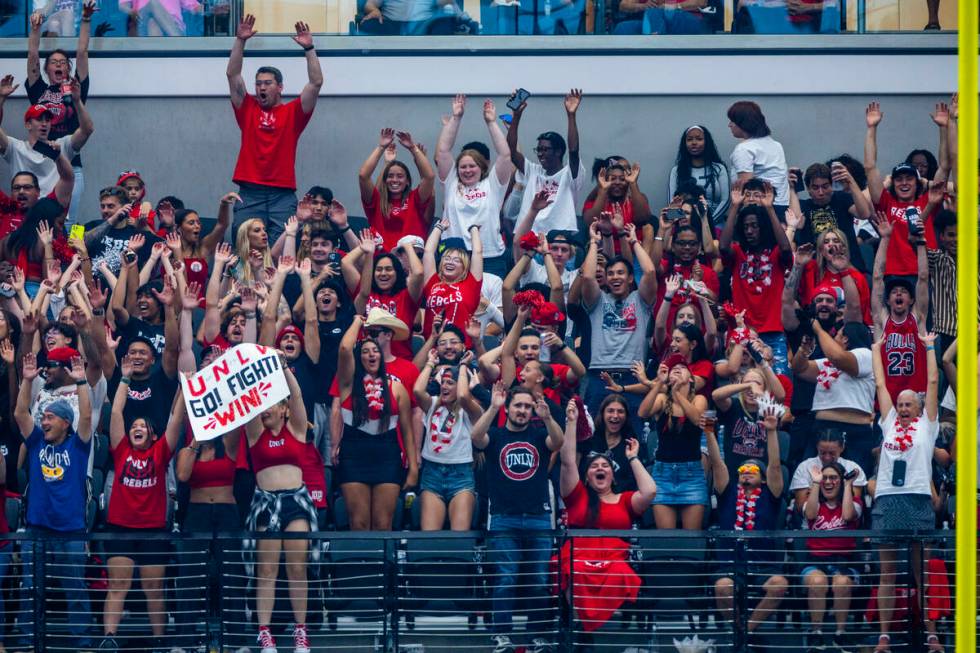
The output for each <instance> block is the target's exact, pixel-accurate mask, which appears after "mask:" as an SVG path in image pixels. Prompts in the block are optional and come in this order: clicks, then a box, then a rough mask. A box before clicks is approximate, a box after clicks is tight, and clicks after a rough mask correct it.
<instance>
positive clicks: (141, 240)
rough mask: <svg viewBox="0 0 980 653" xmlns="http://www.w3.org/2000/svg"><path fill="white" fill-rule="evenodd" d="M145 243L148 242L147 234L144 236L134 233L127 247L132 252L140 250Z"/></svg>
mask: <svg viewBox="0 0 980 653" xmlns="http://www.w3.org/2000/svg"><path fill="white" fill-rule="evenodd" d="M145 243H146V236H144V235H143V234H133V235H132V236H130V238H129V243H127V244H126V249H128V250H130V251H132V252H138V251H139V250H140V248H141V247H143V245H144V244H145Z"/></svg>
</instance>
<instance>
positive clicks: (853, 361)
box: [811, 320, 860, 377]
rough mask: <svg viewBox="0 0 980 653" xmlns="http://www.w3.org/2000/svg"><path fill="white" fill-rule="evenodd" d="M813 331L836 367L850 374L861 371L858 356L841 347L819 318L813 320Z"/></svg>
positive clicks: (822, 348)
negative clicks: (821, 324)
mask: <svg viewBox="0 0 980 653" xmlns="http://www.w3.org/2000/svg"><path fill="white" fill-rule="evenodd" d="M811 324H812V325H813V333H814V334H815V335H816V336H817V342H819V343H820V349H821V350H822V351H823V354H824V356H826V357H827V360H829V361H830V362H831V363H833V365H834V367H836V368H837V369H839V370H840V371H841V372H844V373H845V374H848V375H850V376H855V377H856V376H857V375H858V373H859V371H860V370H859V369H858V361H857V357H856V356H855V355H854V354H852V353H851V352H849V351H848V350H846V349H844V348H843V347H841V345H840V343H838V342H837V341H836V340H835V339H834V337H833V336H832V335H830V334H829V333H827V332H826V331H824V330H823V327H822V326H820V322H819V321H818V320H812V321H811Z"/></svg>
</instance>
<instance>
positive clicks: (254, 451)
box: [249, 424, 306, 474]
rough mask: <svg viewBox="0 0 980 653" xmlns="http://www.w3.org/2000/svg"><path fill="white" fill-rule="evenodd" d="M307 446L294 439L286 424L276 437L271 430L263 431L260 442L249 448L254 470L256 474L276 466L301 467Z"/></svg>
mask: <svg viewBox="0 0 980 653" xmlns="http://www.w3.org/2000/svg"><path fill="white" fill-rule="evenodd" d="M305 448H306V445H305V444H303V443H302V442H300V441H299V440H297V439H296V438H295V437H293V433H292V431H290V430H289V425H288V424H284V425H283V427H282V429H281V430H280V431H279V433H278V434H277V435H275V436H273V435H272V432H271V431H269V429H265V430H264V431H262V435H261V436H259V441H258V442H256V443H255V444H254V445H253V446H250V447H249V453H250V454H251V456H252V469H253V470H254V471H255V473H256V474H258V473H259V472H261V471H262V470H263V469H266V468H269V467H275V466H276V465H293V466H295V467H301V466H302V462H303V457H304V455H305Z"/></svg>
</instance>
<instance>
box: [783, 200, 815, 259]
mask: <svg viewBox="0 0 980 653" xmlns="http://www.w3.org/2000/svg"><path fill="white" fill-rule="evenodd" d="M787 213H789V211H787ZM816 251H817V249H816V247H814V245H813V243H803V244H802V245H800V246H799V247H797V248H796V259H795V261H794V262H795V263H796V264H797V265H800V266H805V265H806V264H807V263H809V262H810V261H812V260H813V255H814V254H815V253H816Z"/></svg>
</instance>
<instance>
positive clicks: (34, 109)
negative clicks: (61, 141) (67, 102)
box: [24, 104, 54, 122]
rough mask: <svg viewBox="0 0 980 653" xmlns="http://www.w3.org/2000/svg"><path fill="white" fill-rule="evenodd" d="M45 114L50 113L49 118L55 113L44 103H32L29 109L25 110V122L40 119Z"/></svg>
mask: <svg viewBox="0 0 980 653" xmlns="http://www.w3.org/2000/svg"><path fill="white" fill-rule="evenodd" d="M44 114H48V118H50V117H51V116H52V115H54V114H52V113H51V109H49V108H47V107H46V106H44V105H43V104H35V105H32V106H31V107H30V108H28V109H27V111H25V112H24V122H27V121H28V120H38V119H40V118H41V116H43V115H44Z"/></svg>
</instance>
